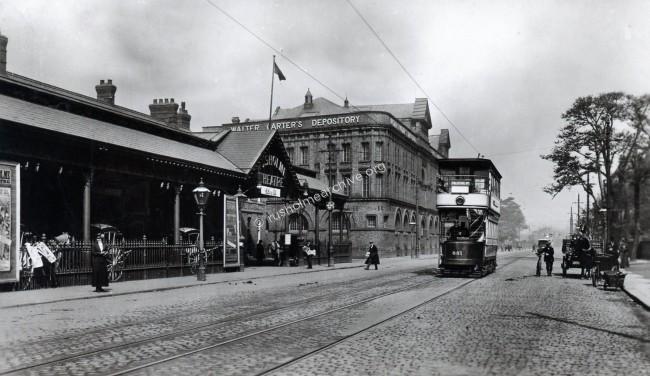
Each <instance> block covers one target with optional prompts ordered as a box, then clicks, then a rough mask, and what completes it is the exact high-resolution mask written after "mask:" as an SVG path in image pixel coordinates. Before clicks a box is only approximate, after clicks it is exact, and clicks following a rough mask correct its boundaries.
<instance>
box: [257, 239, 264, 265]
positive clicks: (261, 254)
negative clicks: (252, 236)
mask: <svg viewBox="0 0 650 376" xmlns="http://www.w3.org/2000/svg"><path fill="white" fill-rule="evenodd" d="M255 258H257V265H258V266H262V265H263V264H264V244H263V243H262V240H259V241H258V242H257V249H256V251H255Z"/></svg>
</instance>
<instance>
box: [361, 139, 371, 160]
mask: <svg viewBox="0 0 650 376" xmlns="http://www.w3.org/2000/svg"><path fill="white" fill-rule="evenodd" d="M361 160H362V161H369V160H370V144H368V143H367V142H362V143H361Z"/></svg>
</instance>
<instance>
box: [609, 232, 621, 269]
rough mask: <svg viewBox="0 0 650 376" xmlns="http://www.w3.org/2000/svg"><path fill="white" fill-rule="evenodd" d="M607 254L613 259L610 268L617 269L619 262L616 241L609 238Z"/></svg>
mask: <svg viewBox="0 0 650 376" xmlns="http://www.w3.org/2000/svg"><path fill="white" fill-rule="evenodd" d="M606 252H607V254H608V255H609V257H611V258H612V259H613V260H614V265H612V270H618V268H619V265H620V264H619V262H618V256H619V252H618V247H617V246H616V243H615V242H614V239H611V238H610V239H609V243H608V244H607V250H606Z"/></svg>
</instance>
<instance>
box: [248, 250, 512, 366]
mask: <svg viewBox="0 0 650 376" xmlns="http://www.w3.org/2000/svg"><path fill="white" fill-rule="evenodd" d="M520 259H521V257H517V258H514V259H513V260H511V261H509V262H508V263H506V264H505V265H503V266H501V268H505V267H507V266H509V265H511V264H513V263H515V262H516V261H519V260H520ZM477 280H480V279H470V280H468V281H465V282H462V283H461V284H460V285H457V286H454V287H452V288H450V289H448V290H446V291H444V292H442V293H440V294H438V295H436V296H434V297H432V298H431V299H428V300H426V301H424V302H422V303H419V304H417V305H415V306H413V307H411V308H408V309H406V310H404V311H401V312H399V313H397V314H394V315H391V316H389V317H387V318H385V319H383V320H381V321H378V322H376V323H374V324H372V325H370V326H368V327H366V328H363V329H361V330H358V331H355V332H353V333H351V334H349V335H347V336H344V337H342V338H340V339H338V340H336V341H334V342H331V343H329V344H327V345H325V346H321V347H319V348H317V349H314V350H312V351H309V352H307V353H305V354H303V355H301V356H298V357H296V358H294V359H291V360H288V361H286V362H283V363H280V364H278V365H276V366H274V367H272V368H269V369H266V370H264V371H262V372H259V373H256V374H255V375H256V376H262V375H269V374H272V373H274V372H276V371H279V370H281V369H284V368H287V367H289V366H290V365H292V364H295V363H298V362H299V361H301V360H304V359H307V358H310V357H313V356H315V355H317V354H320V353H322V352H325V351H327V350H328V349H331V348H332V347H334V346H337V345H339V344H341V343H343V342H346V341H350V340H352V339H353V338H355V337H357V336H359V335H361V334H364V333H366V332H368V331H370V330H372V329H374V328H376V327H378V326H380V325H383V324H384V323H386V322H389V321H391V320H394V319H396V318H398V317H400V316H403V315H404V314H406V313H409V312H413V311H415V310H416V309H418V308H420V307H423V306H425V305H427V304H430V303H431V302H433V301H436V300H438V299H440V298H442V297H444V296H446V295H449V294H451V293H453V292H455V291H458V290H460V289H462V288H464V287H466V286H467V285H469V284H471V283H473V282H475V281H477Z"/></svg>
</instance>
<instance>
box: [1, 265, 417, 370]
mask: <svg viewBox="0 0 650 376" xmlns="http://www.w3.org/2000/svg"><path fill="white" fill-rule="evenodd" d="M421 269H422V268H421V267H419V268H410V269H406V270H399V271H395V272H392V273H389V274H387V275H384V276H388V277H394V276H396V275H399V274H403V273H412V272H415V271H418V270H421ZM273 277H275V276H272V277H265V278H273ZM413 278H415V277H413ZM247 281H248V280H245V279H244V280H241V281H238V282H242V283H246V282H247ZM371 281H372V280H371V279H367V278H359V279H355V280H353V281H341V282H335V283H328V284H327V287H328V288H332V287H333V288H336V287H341V286H347V285H350V283H352V282H361V283H363V282H371ZM394 282H395V281H394V280H388V281H386V282H384V283H382V285H380V286H378V287H381V286H385V285H388V284H390V283H394ZM331 295H332V294H320V295H318V296H315V297H310V298H306V299H302V300H300V301H295V302H291V303H289V304H290V305H291V306H295V305H300V304H305V303H309V302H312V301H313V300H314V299H316V300H318V299H327V298H328V297H330V296H331ZM221 306H222V303H221V302H219V303H216V304H210V305H208V306H206V307H205V308H200V309H198V310H197V309H195V308H188V309H187V308H186V309H182V310H179V311H176V312H175V313H172V314H166V315H164V316H163V317H160V318H157V319H155V320H153V321H152V320H151V318H150V317H147V318H146V319H140V320H133V321H128V322H126V323H123V324H117V325H112V326H110V327H101V328H96V329H83V330H79V332H78V333H74V334H70V333H66V335H65V336H64V337H63V339H65V340H73V339H75V338H80V337H87V336H88V335H91V334H97V333H102V332H109V331H116V330H124V329H129V328H133V327H137V326H138V325H142V324H151V323H152V322H156V323H163V322H167V321H172V320H174V319H178V318H187V317H188V315H193V316H200V315H202V314H210V313H212V312H213V310H214V309H215V308H218V307H221ZM287 307H288V306H287ZM280 308H281V307H280ZM280 308H277V307H272V308H269V309H263V310H256V311H255V312H254V313H253V314H261V313H264V312H271V311H273V310H275V309H280ZM250 314H251V313H248V315H250ZM233 315H237V313H234V314H233ZM185 321H189V320H185ZM172 324H173V322H172ZM61 338H62V337H61V335H60V334H59V333H55V334H52V335H50V336H48V337H40V338H38V339H37V340H35V341H32V342H30V341H16V342H12V343H10V344H8V345H5V346H0V352H2V351H3V350H8V349H10V348H12V347H15V346H30V345H31V344H33V343H34V342H39V343H44V342H47V341H54V342H57V343H58V342H60V340H61ZM2 372H4V371H2V370H1V369H0V375H2Z"/></svg>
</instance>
